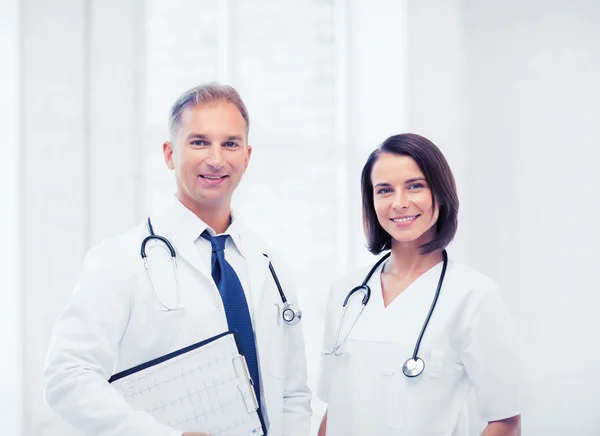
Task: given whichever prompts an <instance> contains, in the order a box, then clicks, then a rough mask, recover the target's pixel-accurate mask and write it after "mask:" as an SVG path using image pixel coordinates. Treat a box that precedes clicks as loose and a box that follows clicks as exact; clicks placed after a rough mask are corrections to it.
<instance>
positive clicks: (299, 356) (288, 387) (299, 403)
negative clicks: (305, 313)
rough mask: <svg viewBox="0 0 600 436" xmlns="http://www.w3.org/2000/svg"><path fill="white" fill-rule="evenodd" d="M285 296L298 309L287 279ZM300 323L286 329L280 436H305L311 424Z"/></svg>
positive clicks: (302, 332) (279, 267) (285, 270)
mask: <svg viewBox="0 0 600 436" xmlns="http://www.w3.org/2000/svg"><path fill="white" fill-rule="evenodd" d="M277 267H278V269H280V270H282V272H283V273H284V275H285V277H291V275H290V274H289V273H288V271H289V270H288V269H287V268H286V266H285V265H280V264H279V263H278V265H277ZM285 283H286V288H285V289H286V291H285V293H286V297H287V299H288V301H289V302H290V303H295V302H297V303H295V304H298V305H299V306H300V302H299V300H298V295H297V293H296V291H295V289H294V287H293V286H291V285H290V280H286V281H285ZM303 324H304V321H302V322H299V323H298V324H296V325H295V326H289V328H287V329H285V330H286V332H287V333H286V341H287V342H288V344H289V346H288V347H286V348H287V350H288V351H287V357H286V359H285V365H286V368H289V370H288V371H286V376H285V381H284V387H283V418H282V429H283V433H282V436H308V435H309V434H310V424H311V415H312V409H311V405H310V404H311V398H312V392H311V390H310V388H309V387H308V383H307V378H308V374H307V367H306V348H305V343H304V329H303Z"/></svg>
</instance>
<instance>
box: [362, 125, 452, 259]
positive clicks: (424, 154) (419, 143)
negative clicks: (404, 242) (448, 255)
mask: <svg viewBox="0 0 600 436" xmlns="http://www.w3.org/2000/svg"><path fill="white" fill-rule="evenodd" d="M382 153H390V154H395V155H400V156H409V157H411V158H412V159H414V161H415V162H416V163H417V165H418V166H419V169H420V170H421V172H422V173H423V176H425V180H426V181H427V184H428V185H429V188H430V189H431V195H432V197H433V198H432V200H433V207H434V208H435V207H436V204H437V205H439V208H440V214H439V217H438V220H437V222H436V224H435V226H436V235H435V236H434V238H433V240H432V241H430V242H428V243H426V244H423V245H421V246H420V247H419V248H420V249H421V254H427V253H432V252H434V251H436V250H441V249H442V248H445V247H446V246H447V245H448V244H449V243H450V242H451V241H452V239H453V238H454V235H455V234H456V229H457V227H458V196H457V194H456V183H455V182H454V176H453V175H452V171H451V170H450V166H449V165H448V162H447V161H446V158H445V157H444V155H443V154H442V152H441V151H440V149H439V148H437V147H436V145H435V144H434V143H433V142H431V141H430V140H428V139H427V138H424V137H422V136H419V135H416V134H413V133H403V134H401V135H394V136H390V137H389V138H388V139H386V140H385V141H384V142H383V144H381V145H380V146H379V147H377V149H376V150H375V151H373V152H372V153H371V154H370V155H369V158H368V159H367V163H365V166H364V167H363V170H362V176H361V188H362V206H363V225H364V229H365V235H366V237H367V248H368V249H369V251H370V252H371V253H373V254H379V253H381V252H382V251H383V250H388V249H390V248H392V237H391V236H390V234H389V233H388V232H386V231H385V230H384V229H383V227H381V225H380V224H379V221H378V220H377V214H376V213H375V207H374V205H373V182H372V180H371V173H372V171H373V165H375V162H377V160H378V159H379V156H381V154H382Z"/></svg>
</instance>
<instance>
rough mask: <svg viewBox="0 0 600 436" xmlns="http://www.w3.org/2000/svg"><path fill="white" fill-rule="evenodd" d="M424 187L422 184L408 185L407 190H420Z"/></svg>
mask: <svg viewBox="0 0 600 436" xmlns="http://www.w3.org/2000/svg"><path fill="white" fill-rule="evenodd" d="M424 187H425V185H424V184H423V183H411V184H410V185H408V189H410V190H411V191H414V190H415V189H421V188H424Z"/></svg>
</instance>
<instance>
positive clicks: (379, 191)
mask: <svg viewBox="0 0 600 436" xmlns="http://www.w3.org/2000/svg"><path fill="white" fill-rule="evenodd" d="M390 192H392V190H391V189H389V188H381V189H379V190H378V191H377V193H378V194H389V193H390Z"/></svg>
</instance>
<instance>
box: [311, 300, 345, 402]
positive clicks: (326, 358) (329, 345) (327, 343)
mask: <svg viewBox="0 0 600 436" xmlns="http://www.w3.org/2000/svg"><path fill="white" fill-rule="evenodd" d="M333 292H334V291H333V289H331V290H330V291H329V297H328V299H327V309H326V312H325V328H324V334H323V346H322V347H323V349H322V353H321V367H320V371H319V381H318V384H317V397H319V399H321V400H322V401H324V402H326V403H328V402H329V391H330V385H331V380H332V378H333V377H332V375H333V370H334V369H333V364H334V363H335V362H334V359H335V357H334V356H333V355H331V354H325V353H329V352H331V351H332V350H333V340H334V337H333V335H334V334H335V332H334V325H333V323H334V316H333V309H334V307H333V306H334V303H333ZM340 307H341V305H340Z"/></svg>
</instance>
